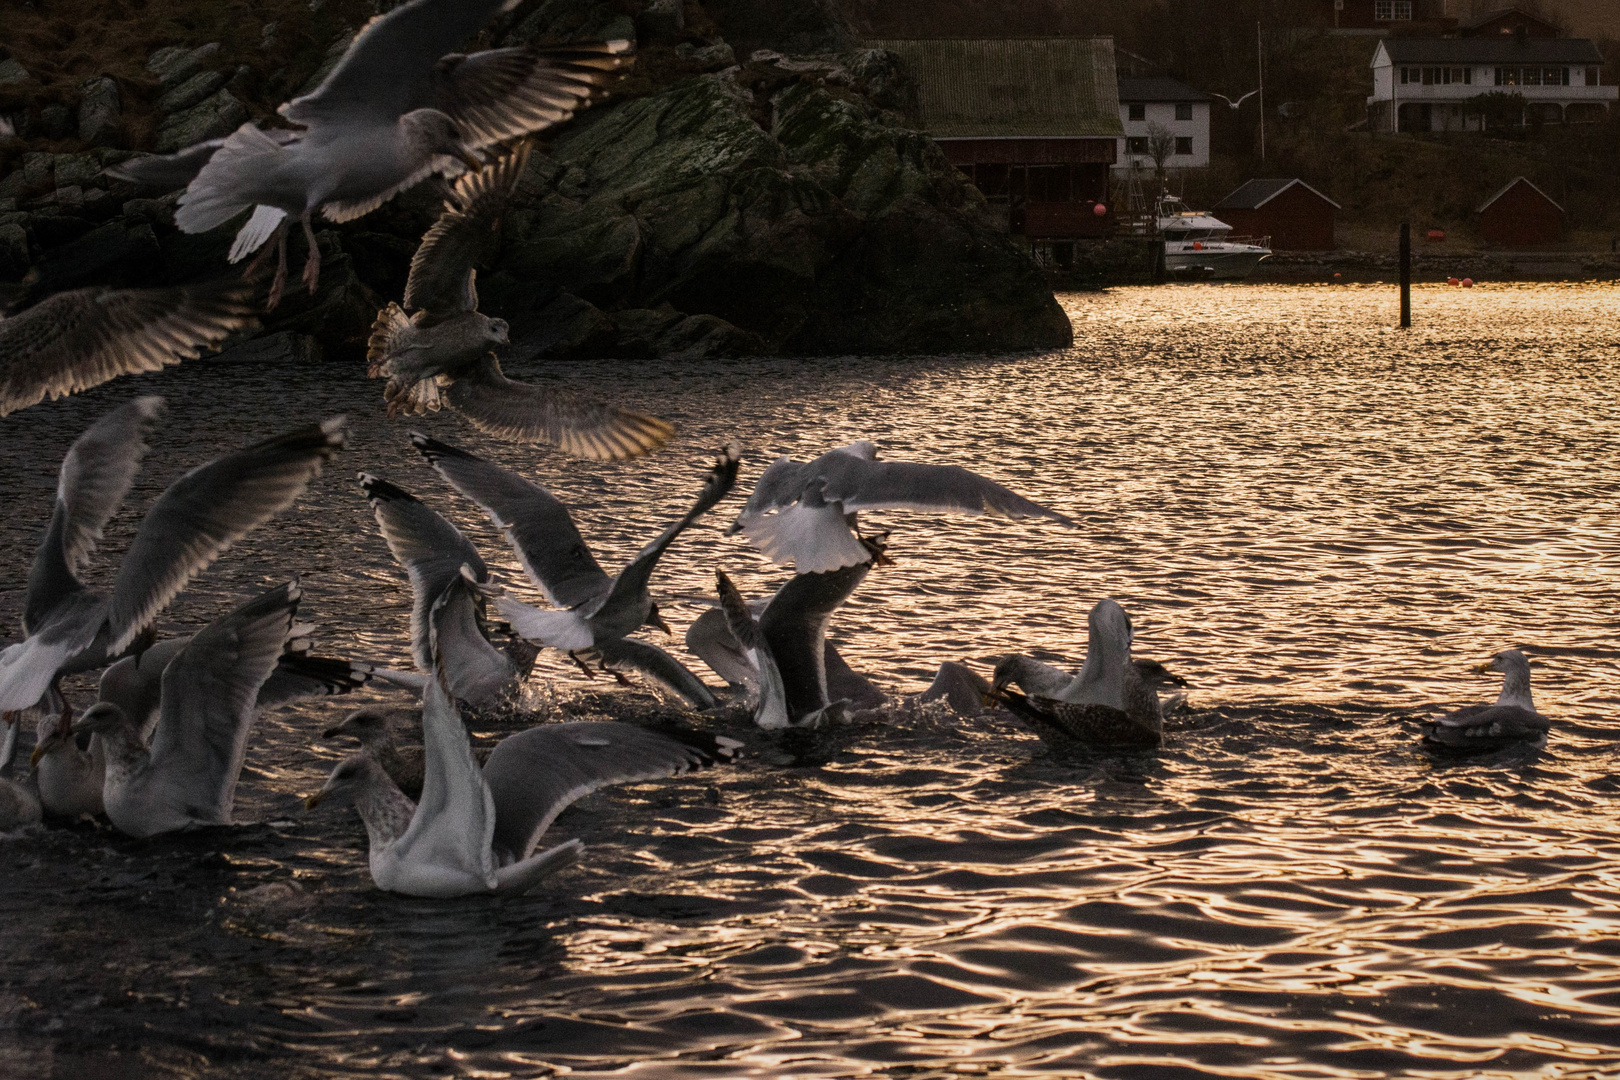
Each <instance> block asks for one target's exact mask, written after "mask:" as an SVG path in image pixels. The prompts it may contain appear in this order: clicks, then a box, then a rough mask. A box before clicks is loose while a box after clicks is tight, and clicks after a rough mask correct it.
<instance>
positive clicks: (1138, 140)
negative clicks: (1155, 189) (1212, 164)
mask: <svg viewBox="0 0 1620 1080" xmlns="http://www.w3.org/2000/svg"><path fill="white" fill-rule="evenodd" d="M1209 102H1210V96H1209V95H1208V94H1206V93H1204V92H1202V91H1200V90H1194V89H1193V88H1192V87H1190V86H1188V85H1187V84H1186V83H1182V82H1177V81H1176V80H1175V79H1167V78H1163V77H1157V78H1128V77H1126V76H1124V75H1121V76H1120V78H1119V123H1120V126H1121V127H1122V128H1124V134H1122V135H1121V136H1120V137H1119V149H1118V151H1117V153H1116V154H1115V160H1114V168H1115V169H1116V170H1123V169H1129V168H1133V167H1134V168H1139V169H1149V170H1151V169H1153V168H1154V161H1153V137H1154V134H1155V132H1154V125H1157V126H1158V128H1159V129H1161V131H1162V136H1161V137H1162V138H1164V139H1165V140H1167V144H1166V146H1165V147H1164V149H1166V150H1168V151H1169V154H1168V155H1167V156H1166V157H1165V159H1164V167H1165V168H1166V169H1201V168H1203V167H1204V166H1206V165H1208V164H1209Z"/></svg>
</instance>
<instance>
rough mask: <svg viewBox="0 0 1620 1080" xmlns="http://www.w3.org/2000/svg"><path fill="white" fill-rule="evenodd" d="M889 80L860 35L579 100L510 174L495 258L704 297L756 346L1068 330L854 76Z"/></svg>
mask: <svg viewBox="0 0 1620 1080" xmlns="http://www.w3.org/2000/svg"><path fill="white" fill-rule="evenodd" d="M900 82H901V80H900V78H899V76H898V73H897V71H896V70H895V66H894V61H893V59H892V58H891V57H889V56H888V55H887V54H885V53H881V52H876V51H872V50H866V51H862V52H858V53H852V54H847V55H845V56H843V57H840V58H833V57H823V58H815V59H811V60H800V61H766V62H763V63H761V64H754V65H750V66H749V67H747V68H743V69H740V70H732V71H727V72H721V73H718V74H710V75H702V76H698V77H695V78H692V79H689V80H687V81H686V82H683V83H681V84H679V85H677V86H674V87H672V88H670V89H667V90H665V91H663V92H661V93H657V94H653V95H650V96H647V97H642V98H638V99H635V100H632V101H626V102H623V103H620V104H618V105H614V106H611V107H608V108H603V109H599V110H597V111H595V112H593V113H591V114H588V115H587V117H586V118H585V121H584V122H583V123H580V124H578V125H576V127H575V128H574V129H573V130H572V131H570V132H569V133H568V134H566V135H565V136H564V137H562V138H561V139H559V140H558V142H557V144H556V146H555V148H554V150H553V154H552V157H551V158H550V159H549V160H548V161H544V162H538V163H536V164H535V165H534V166H533V167H532V170H531V174H530V175H529V176H528V177H527V178H526V179H525V184H526V185H527V187H526V191H525V194H526V195H527V197H528V202H527V205H526V206H525V207H524V208H523V209H520V210H517V211H514V212H513V213H512V214H511V215H510V216H509V219H508V222H507V229H506V236H507V239H506V243H505V245H504V247H503V252H502V255H501V259H500V264H499V265H500V270H501V271H502V272H503V273H504V274H506V275H510V276H511V277H513V278H516V279H523V280H531V281H538V282H543V283H546V284H554V285H556V286H558V287H565V288H567V289H569V290H570V291H571V292H573V293H575V294H576V295H578V296H580V297H583V298H585V299H587V300H589V301H591V302H592V303H593V304H595V305H596V306H598V307H601V308H604V309H613V308H640V309H656V308H658V307H659V306H660V305H664V304H668V305H670V306H671V307H672V308H673V309H675V310H677V311H679V312H682V313H685V314H688V315H710V316H714V317H716V318H717V319H719V320H723V321H724V322H725V323H728V324H731V325H732V326H733V327H734V328H740V329H741V330H742V331H744V332H746V333H747V334H748V335H750V336H757V340H758V341H760V342H761V343H762V344H763V345H764V347H765V348H767V349H769V350H771V351H780V352H787V353H796V354H824V353H851V352H855V353H895V352H931V351H956V350H964V349H965V350H974V351H978V350H990V351H1003V350H1009V349H1021V348H1039V347H1053V346H1061V345H1066V344H1068V343H1069V341H1070V340H1071V331H1070V328H1069V322H1068V320H1067V318H1066V317H1065V316H1064V314H1063V312H1062V310H1061V309H1060V308H1059V307H1058V305H1057V303H1056V301H1055V300H1054V299H1053V298H1052V294H1051V290H1050V288H1049V287H1048V286H1047V284H1046V282H1045V280H1044V278H1043V277H1042V275H1041V274H1040V272H1039V270H1038V269H1037V268H1036V267H1035V265H1034V264H1033V263H1032V262H1031V261H1030V259H1029V258H1028V256H1027V255H1026V254H1025V253H1023V252H1022V251H1021V250H1019V249H1018V248H1017V247H1016V246H1015V245H1014V244H1013V243H1011V242H1010V241H1009V240H1008V238H1007V237H1006V236H1005V235H1003V234H1002V233H1000V232H999V231H998V230H997V228H996V226H995V224H994V222H993V221H992V219H991V218H990V216H989V215H988V213H987V212H986V209H985V206H984V203H983V200H982V198H980V197H979V195H978V193H977V192H976V191H974V189H973V188H972V186H971V185H969V184H967V183H966V182H965V181H964V180H963V179H962V177H961V176H960V175H959V174H958V172H957V171H956V170H955V169H954V168H952V167H951V165H950V164H949V162H947V161H946V160H945V158H944V156H943V154H942V153H941V152H940V151H939V148H938V146H937V145H936V144H934V143H933V142H932V140H930V139H928V138H927V137H926V136H924V135H921V134H919V133H918V132H916V131H914V130H912V129H910V128H908V127H906V126H905V124H904V120H903V119H902V117H901V115H900V114H898V113H896V112H893V111H891V110H887V109H884V108H880V107H879V106H878V105H877V104H875V103H874V102H873V101H872V100H871V99H870V98H868V97H867V96H865V94H863V93H861V92H860V90H861V88H862V87H871V86H876V87H878V88H880V89H881V91H882V92H883V93H885V94H889V95H891V97H893V98H894V99H895V100H902V101H903V100H904V96H903V94H900V93H898V92H897V91H896V89H895V88H896V86H897V85H898V84H899V83H900ZM762 121H763V122H762ZM733 337H734V335H733Z"/></svg>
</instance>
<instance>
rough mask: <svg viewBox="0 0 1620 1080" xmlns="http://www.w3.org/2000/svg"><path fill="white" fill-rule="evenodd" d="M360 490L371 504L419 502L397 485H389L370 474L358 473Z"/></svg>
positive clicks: (380, 478)
mask: <svg viewBox="0 0 1620 1080" xmlns="http://www.w3.org/2000/svg"><path fill="white" fill-rule="evenodd" d="M358 475H359V477H360V490H361V491H363V492H365V495H366V498H367V499H368V500H370V501H371V502H421V501H422V500H421V499H418V498H417V497H416V496H415V495H412V494H411V493H410V492H408V491H406V490H405V489H404V488H402V487H400V486H399V485H397V484H391V483H389V482H388V481H387V480H384V479H383V478H382V477H380V476H373V475H372V474H371V473H364V472H363V473H360V474H358Z"/></svg>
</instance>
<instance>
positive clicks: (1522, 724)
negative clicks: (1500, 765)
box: [1424, 705, 1552, 750]
mask: <svg viewBox="0 0 1620 1080" xmlns="http://www.w3.org/2000/svg"><path fill="white" fill-rule="evenodd" d="M1551 728H1552V721H1551V720H1548V719H1547V718H1546V717H1545V716H1543V715H1541V714H1540V713H1538V712H1536V711H1535V710H1534V709H1526V708H1525V707H1524V706H1522V705H1470V706H1468V707H1467V708H1463V709H1458V710H1457V711H1456V712H1454V713H1450V714H1448V715H1446V716H1442V717H1441V718H1440V719H1438V720H1436V721H1435V722H1434V723H1433V724H1431V725H1429V727H1428V730H1427V731H1425V732H1424V742H1426V743H1428V744H1430V745H1438V746H1444V747H1449V748H1452V749H1466V750H1490V749H1495V748H1497V747H1501V746H1510V745H1514V744H1517V743H1525V742H1536V741H1540V740H1542V739H1545V738H1546V737H1547V732H1548V731H1549V730H1551Z"/></svg>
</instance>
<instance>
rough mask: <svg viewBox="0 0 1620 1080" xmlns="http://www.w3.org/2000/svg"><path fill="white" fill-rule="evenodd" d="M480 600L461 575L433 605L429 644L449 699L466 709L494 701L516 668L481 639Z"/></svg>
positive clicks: (509, 681) (465, 578) (504, 690)
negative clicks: (432, 645)
mask: <svg viewBox="0 0 1620 1080" xmlns="http://www.w3.org/2000/svg"><path fill="white" fill-rule="evenodd" d="M482 604H483V597H482V595H481V594H480V593H479V591H478V589H477V586H476V585H475V584H474V583H473V582H472V581H470V580H469V579H468V578H467V577H466V576H465V575H458V576H457V577H456V580H454V581H452V582H451V583H450V584H449V585H448V586H446V587H445V589H444V591H443V592H441V593H440V594H439V598H438V599H437V600H435V601H434V602H433V611H432V619H433V640H434V641H436V642H438V650H439V664H440V666H441V668H442V669H443V673H444V679H445V681H446V683H448V685H449V688H450V694H451V696H452V697H455V698H459V699H460V700H462V701H465V702H467V703H468V704H469V705H488V704H491V703H493V702H495V701H498V700H499V699H500V698H501V697H502V696H503V695H504V694H505V693H506V691H507V690H508V689H509V688H510V687H511V686H512V682H513V679H514V677H515V676H516V675H517V668H516V666H515V665H514V664H513V663H512V661H511V659H510V658H509V657H508V656H507V655H506V654H505V653H503V652H501V651H500V650H499V649H497V648H496V647H495V646H493V645H491V644H490V643H489V639H488V638H487V637H485V636H484V629H483V626H482V619H481V617H480V616H481V612H480V609H481V607H482Z"/></svg>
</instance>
